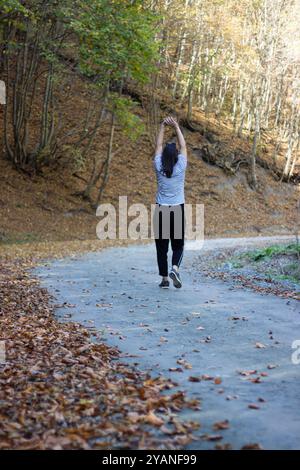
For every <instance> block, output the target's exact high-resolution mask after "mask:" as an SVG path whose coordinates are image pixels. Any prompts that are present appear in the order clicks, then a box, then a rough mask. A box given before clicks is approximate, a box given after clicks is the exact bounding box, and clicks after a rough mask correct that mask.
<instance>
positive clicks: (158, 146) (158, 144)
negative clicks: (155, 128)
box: [155, 121, 165, 155]
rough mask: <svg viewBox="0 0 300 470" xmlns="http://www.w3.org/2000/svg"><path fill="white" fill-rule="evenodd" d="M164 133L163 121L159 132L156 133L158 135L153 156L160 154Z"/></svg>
mask: <svg viewBox="0 0 300 470" xmlns="http://www.w3.org/2000/svg"><path fill="white" fill-rule="evenodd" d="M164 131H165V123H164V121H163V122H162V123H161V125H160V128H159V132H158V135H157V140H156V149H155V155H158V154H160V153H162V146H163V141H164Z"/></svg>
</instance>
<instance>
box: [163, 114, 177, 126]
mask: <svg viewBox="0 0 300 470" xmlns="http://www.w3.org/2000/svg"><path fill="white" fill-rule="evenodd" d="M163 122H164V124H167V125H168V126H172V127H176V126H178V122H177V121H176V119H174V118H173V117H172V116H168V117H166V118H165V119H164V121H163Z"/></svg>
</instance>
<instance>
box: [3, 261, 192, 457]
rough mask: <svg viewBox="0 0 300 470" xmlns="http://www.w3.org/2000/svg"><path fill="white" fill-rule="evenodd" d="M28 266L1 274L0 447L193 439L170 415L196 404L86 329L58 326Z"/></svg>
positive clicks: (151, 444) (170, 444)
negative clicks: (97, 341)
mask: <svg viewBox="0 0 300 470" xmlns="http://www.w3.org/2000/svg"><path fill="white" fill-rule="evenodd" d="M30 267H32V264H31V263H30V262H29V260H27V261H26V263H25V262H21V261H18V262H15V263H14V264H12V263H11V262H9V261H8V260H6V261H5V260H4V261H3V262H2V264H1V268H0V288H1V303H0V340H1V341H5V346H6V362H5V363H4V364H1V365H0V403H1V429H0V449H56V450H59V449H91V448H98V449H99V448H103V449H104V448H106V449H107V448H110V449H114V448H152V449H155V448H160V449H161V448H166V449H176V448H178V447H179V448H180V447H181V446H182V445H185V444H187V443H188V442H189V441H190V440H192V438H193V437H192V432H193V430H194V429H195V424H194V423H189V422H186V423H181V424H180V426H179V425H177V418H176V416H177V415H176V414H177V413H178V411H180V410H181V409H182V408H185V407H188V408H192V409H197V406H198V407H199V402H197V401H196V400H189V399H188V398H187V397H186V396H185V393H184V392H180V391H176V392H175V393H171V391H170V392H168V393H167V394H165V393H164V392H165V391H168V390H170V389H172V388H173V387H174V386H175V385H176V384H174V382H172V381H171V380H170V379H166V378H163V377H161V376H160V377H158V378H155V379H151V378H150V377H149V376H148V375H147V374H145V373H142V372H140V371H137V370H136V369H134V368H133V367H132V366H129V365H128V364H125V363H124V364H123V363H121V362H120V361H119V357H120V352H119V351H118V350H117V349H116V348H111V347H109V346H107V345H106V344H104V343H100V344H95V343H93V342H92V341H91V339H90V334H91V333H90V331H88V330H87V329H86V328H84V327H82V326H81V325H79V324H76V323H59V322H58V321H57V320H56V319H55V318H54V315H53V308H54V307H52V306H51V304H50V300H51V298H50V296H49V294H48V293H47V291H46V289H43V288H41V287H40V286H39V283H38V281H37V280H36V279H33V278H32V277H31V275H30V274H29V272H28V270H27V268H30ZM99 305H100V304H99ZM101 306H103V304H101ZM168 424H170V425H171V427H170V428H169V426H168ZM166 429H168V433H166V432H165V430H166ZM170 429H171V433H172V434H170Z"/></svg>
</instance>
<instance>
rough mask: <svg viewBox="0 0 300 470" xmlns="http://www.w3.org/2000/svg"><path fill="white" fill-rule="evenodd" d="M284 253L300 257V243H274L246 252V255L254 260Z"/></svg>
mask: <svg viewBox="0 0 300 470" xmlns="http://www.w3.org/2000/svg"><path fill="white" fill-rule="evenodd" d="M282 255H286V256H289V255H291V256H299V259H300V244H299V243H290V244H289V245H273V246H268V247H266V248H261V249H258V250H254V251H251V252H248V253H246V256H247V257H248V258H250V259H251V260H252V261H261V260H263V259H266V258H273V257H275V256H282Z"/></svg>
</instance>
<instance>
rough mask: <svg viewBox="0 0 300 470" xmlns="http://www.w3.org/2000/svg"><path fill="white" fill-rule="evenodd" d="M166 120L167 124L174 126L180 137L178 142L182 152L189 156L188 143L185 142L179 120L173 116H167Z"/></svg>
mask: <svg viewBox="0 0 300 470" xmlns="http://www.w3.org/2000/svg"><path fill="white" fill-rule="evenodd" d="M165 122H166V124H169V125H170V126H173V127H174V128H175V130H176V134H177V138H178V142H179V147H180V153H181V154H182V155H185V156H187V151H186V143H185V139H184V137H183V134H182V132H181V129H180V127H179V124H178V122H177V121H176V120H175V119H174V118H172V117H167V118H166V119H165Z"/></svg>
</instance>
